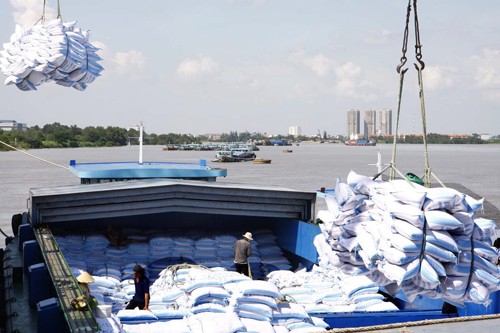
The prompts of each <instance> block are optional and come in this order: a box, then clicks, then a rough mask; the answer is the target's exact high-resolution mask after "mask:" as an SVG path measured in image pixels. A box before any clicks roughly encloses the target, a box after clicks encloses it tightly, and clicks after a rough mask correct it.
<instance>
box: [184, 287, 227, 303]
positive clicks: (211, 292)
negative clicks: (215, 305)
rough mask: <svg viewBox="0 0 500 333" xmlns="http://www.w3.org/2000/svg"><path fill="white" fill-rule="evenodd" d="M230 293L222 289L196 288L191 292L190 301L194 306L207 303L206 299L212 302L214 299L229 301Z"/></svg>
mask: <svg viewBox="0 0 500 333" xmlns="http://www.w3.org/2000/svg"><path fill="white" fill-rule="evenodd" d="M229 297H230V295H229V292H227V290H226V289H224V288H222V287H201V288H196V289H195V290H193V292H191V295H190V296H189V299H190V300H191V302H193V304H199V303H205V300H206V299H209V300H212V299H213V298H219V299H227V298H229Z"/></svg>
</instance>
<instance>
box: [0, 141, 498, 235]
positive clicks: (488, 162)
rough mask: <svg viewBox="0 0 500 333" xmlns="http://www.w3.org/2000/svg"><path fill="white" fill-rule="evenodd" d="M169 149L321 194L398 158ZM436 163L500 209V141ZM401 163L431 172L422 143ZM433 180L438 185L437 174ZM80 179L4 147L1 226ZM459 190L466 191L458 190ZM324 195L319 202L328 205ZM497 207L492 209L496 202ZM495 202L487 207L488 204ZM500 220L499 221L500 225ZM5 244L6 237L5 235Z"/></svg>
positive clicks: (56, 159)
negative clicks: (45, 194)
mask: <svg viewBox="0 0 500 333" xmlns="http://www.w3.org/2000/svg"><path fill="white" fill-rule="evenodd" d="M161 148H162V147H161V146H144V149H143V161H155V162H160V161H164V162H191V163H198V161H199V160H200V159H206V160H207V161H209V163H208V164H209V165H210V166H213V167H222V168H226V169H227V170H228V176H227V177H225V178H219V179H218V180H217V181H218V182H233V183H251V184H263V185H278V186H282V187H287V188H291V189H295V190H302V191H316V190H317V189H319V188H321V187H326V188H332V187H333V186H334V184H335V180H336V179H337V177H340V178H341V180H342V181H345V180H346V177H347V174H348V173H349V171H350V170H353V171H355V172H356V173H358V174H362V175H367V176H373V175H375V174H376V172H377V168H376V167H375V166H374V165H371V164H375V163H376V162H377V152H378V151H380V152H381V154H382V161H383V162H384V163H386V162H388V161H390V159H391V156H392V145H385V144H378V145H377V146H376V147H349V146H345V145H343V144H326V143H325V144H305V143H302V144H301V145H300V146H293V147H286V148H291V149H292V150H293V152H292V153H284V152H283V147H276V146H266V147H260V151H258V152H257V157H259V158H265V159H271V160H272V162H271V164H252V163H250V162H244V163H211V162H210V161H211V160H212V159H213V158H214V156H215V152H213V151H162V149H161ZM428 150H429V161H430V166H431V168H432V171H433V173H434V174H435V175H436V176H437V177H438V178H439V179H440V180H441V181H443V182H444V183H446V184H449V183H459V184H461V185H463V186H465V187H466V188H468V189H469V190H470V191H472V192H473V193H475V194H477V197H476V198H481V197H484V198H486V200H487V201H489V203H491V204H493V206H495V207H499V208H500V177H499V175H498V169H499V166H500V145H429V147H428ZM28 152H29V153H30V154H32V155H35V156H37V157H39V158H41V159H44V160H47V161H50V162H53V163H55V164H58V165H62V166H67V165H68V164H69V161H70V160H72V159H74V160H76V161H77V162H81V163H83V162H116V161H120V162H123V161H138V159H139V147H138V146H131V147H113V148H72V149H40V150H30V151H28ZM396 165H397V168H398V169H399V170H400V171H401V172H402V173H403V174H405V173H407V172H412V173H414V174H416V175H419V176H421V175H422V174H423V170H424V151H423V146H422V145H399V146H398V148H397V159H396ZM432 181H433V184H437V181H436V180H435V179H433V180H432ZM69 184H79V179H78V178H77V177H76V176H75V175H73V174H72V173H71V172H70V171H68V170H67V169H64V168H60V167H57V166H54V165H52V164H49V163H46V162H43V161H40V160H39V159H35V158H33V157H30V156H27V155H25V154H23V153H20V152H15V151H11V152H0V227H1V228H2V230H3V231H4V232H6V233H7V234H9V235H11V234H12V231H11V227H10V225H11V218H12V215H13V214H16V213H22V212H24V211H26V210H27V207H26V204H27V198H28V196H29V189H30V188H39V187H52V186H58V185H69ZM457 189H458V188H457ZM321 201H322V200H321V199H320V200H319V201H318V207H320V208H321ZM490 207H491V206H490ZM487 208H488V206H485V209H487ZM499 222H500V221H498V220H497V224H499ZM0 238H1V239H0V241H1V243H2V244H4V239H3V238H4V237H3V236H2V235H0Z"/></svg>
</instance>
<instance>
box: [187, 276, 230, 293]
mask: <svg viewBox="0 0 500 333" xmlns="http://www.w3.org/2000/svg"><path fill="white" fill-rule="evenodd" d="M221 286H222V282H221V281H216V280H211V279H206V278H205V279H203V280H202V279H200V280H193V281H188V282H186V283H185V284H184V285H183V286H182V289H183V290H184V291H185V292H188V293H189V292H192V291H193V290H195V289H198V288H204V287H221Z"/></svg>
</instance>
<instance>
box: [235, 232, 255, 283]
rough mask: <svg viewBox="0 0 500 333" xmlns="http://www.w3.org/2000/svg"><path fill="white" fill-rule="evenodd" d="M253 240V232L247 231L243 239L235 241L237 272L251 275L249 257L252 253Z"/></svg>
mask: <svg viewBox="0 0 500 333" xmlns="http://www.w3.org/2000/svg"><path fill="white" fill-rule="evenodd" d="M251 240H253V238H252V233H250V232H247V233H245V234H244V235H243V238H242V239H239V240H237V241H236V242H235V243H234V265H235V266H236V272H238V273H240V274H244V275H246V276H250V274H251V272H250V269H249V264H248V257H250V256H251V255H252V249H251V247H250V241H251Z"/></svg>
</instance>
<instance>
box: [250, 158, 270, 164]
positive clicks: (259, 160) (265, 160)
mask: <svg viewBox="0 0 500 333" xmlns="http://www.w3.org/2000/svg"><path fill="white" fill-rule="evenodd" d="M252 162H253V164H271V160H267V159H263V158H256V159H254V160H253V161H252Z"/></svg>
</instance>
